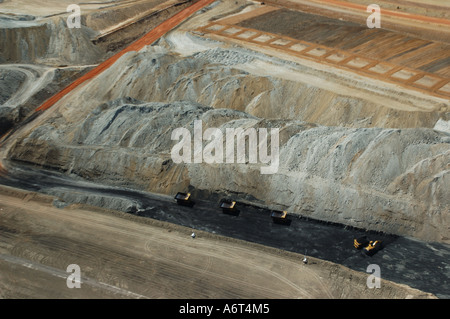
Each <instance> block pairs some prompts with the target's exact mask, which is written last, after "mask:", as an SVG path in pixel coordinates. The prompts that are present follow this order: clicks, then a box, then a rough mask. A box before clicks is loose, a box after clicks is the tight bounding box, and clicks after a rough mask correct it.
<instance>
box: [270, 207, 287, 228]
mask: <svg viewBox="0 0 450 319" xmlns="http://www.w3.org/2000/svg"><path fill="white" fill-rule="evenodd" d="M270 217H272V221H273V222H274V223H275V224H283V225H286V224H289V223H290V219H288V218H287V212H286V211H285V210H283V211H279V210H273V211H272V212H271V214H270Z"/></svg>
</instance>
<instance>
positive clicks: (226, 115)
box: [10, 98, 450, 242]
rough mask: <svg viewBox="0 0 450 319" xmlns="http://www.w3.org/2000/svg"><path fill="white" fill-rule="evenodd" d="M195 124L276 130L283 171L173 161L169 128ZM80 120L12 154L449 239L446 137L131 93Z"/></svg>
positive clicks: (145, 185) (159, 186)
mask: <svg viewBox="0 0 450 319" xmlns="http://www.w3.org/2000/svg"><path fill="white" fill-rule="evenodd" d="M61 120H62V119H58V121H61ZM195 120H201V121H203V123H204V126H203V130H205V129H207V128H212V127H215V128H219V129H221V130H222V131H223V132H225V129H226V128H231V127H246V128H247V127H255V128H262V127H264V128H273V127H278V128H279V129H280V155H279V159H280V166H279V169H278V172H277V173H276V174H272V175H263V174H261V172H260V166H261V165H263V164H261V163H244V164H238V163H222V164H217V163H213V164H207V163H187V164H186V163H180V164H175V163H174V162H173V160H172V158H171V155H170V152H171V149H172V147H173V146H174V145H175V144H176V143H177V141H173V140H172V139H171V134H172V132H173V130H174V129H176V128H179V127H184V128H187V129H188V130H189V131H190V132H193V123H194V121H195ZM80 124H81V125H78V124H76V125H74V124H72V123H69V122H65V123H62V122H60V123H59V124H58V125H55V124H48V125H44V126H40V127H39V128H36V129H35V130H34V131H32V132H31V134H29V135H28V136H27V137H25V138H24V139H23V140H21V141H20V142H19V143H17V144H16V146H15V148H14V149H13V150H12V152H11V154H10V155H11V157H12V158H13V159H20V160H25V161H29V162H33V163H37V164H42V165H47V166H53V167H54V168H57V169H62V170H65V171H67V172H69V173H74V174H77V175H79V176H82V177H84V178H87V179H90V180H95V181H97V182H102V183H107V184H109V185H115V186H126V187H132V188H136V189H143V190H148V191H153V192H158V193H164V194H173V193H174V192H177V191H181V190H185V189H187V188H188V187H189V186H190V187H192V188H194V189H196V190H197V191H198V194H200V193H202V194H212V193H214V192H220V193H230V194H234V196H236V197H237V198H238V199H247V198H253V201H255V202H258V203H259V204H263V205H266V206H268V207H272V208H283V209H288V210H289V211H290V212H292V213H298V214H302V215H307V216H310V217H314V218H318V219H323V220H327V221H333V222H341V223H345V224H348V225H352V226H357V227H362V228H368V229H373V230H383V231H388V232H392V233H396V234H401V235H409V236H414V237H419V238H423V239H427V240H436V241H444V242H446V241H448V237H446V236H447V235H448V228H449V225H450V220H449V216H448V212H449V210H450V197H449V196H448V190H449V189H450V188H449V187H450V174H449V172H450V171H449V167H450V161H449V158H450V137H449V136H448V135H446V134H444V133H439V132H436V131H433V130H431V129H402V130H399V129H382V128H339V127H325V126H317V125H310V124H307V123H305V122H299V121H285V120H271V121H269V120H265V119H260V118H257V117H254V116H251V115H249V114H247V113H244V112H241V111H236V110H229V109H213V108H211V107H207V106H204V105H201V104H197V103H193V102H186V101H184V102H173V103H155V102H150V103H145V102H142V101H138V100H134V99H132V98H122V99H118V100H115V101H112V102H109V103H104V104H101V105H99V106H98V107H96V108H94V109H93V110H92V111H91V112H90V113H89V115H88V116H87V118H85V119H84V121H83V123H80ZM206 144H208V142H207V141H204V142H203V145H204V146H206ZM224 148H225V146H224ZM30 150H33V151H32V152H30ZM236 194H237V195H236Z"/></svg>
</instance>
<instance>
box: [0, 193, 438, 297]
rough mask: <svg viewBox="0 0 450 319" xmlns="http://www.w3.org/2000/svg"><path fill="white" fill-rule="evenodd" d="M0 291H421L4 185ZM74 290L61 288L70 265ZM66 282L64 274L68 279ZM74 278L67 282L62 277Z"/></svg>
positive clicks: (400, 293)
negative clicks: (76, 279)
mask: <svg viewBox="0 0 450 319" xmlns="http://www.w3.org/2000/svg"><path fill="white" fill-rule="evenodd" d="M1 193H2V194H1V195H0V221H1V225H2V226H1V229H2V231H1V232H0V238H1V240H0V243H1V244H0V297H2V298H29V297H36V296H39V298H79V297H82V298H360V297H362V298H365V297H380V298H383V297H391V298H429V297H432V295H431V294H426V293H423V292H420V291H418V290H415V289H412V288H409V287H407V286H404V285H398V284H394V283H392V282H389V281H387V280H383V282H382V284H383V288H382V289H369V288H368V287H367V286H366V282H367V281H366V280H367V274H364V273H359V272H355V271H352V270H350V269H347V268H346V267H343V266H339V265H336V264H333V263H328V262H325V261H321V260H317V259H314V258H309V261H308V264H303V263H302V257H303V256H301V255H299V254H295V253H288V252H284V251H280V250H277V249H273V248H268V247H264V246H260V245H257V244H251V243H248V242H243V241H239V240H234V239H229V238H227V239H225V238H224V237H221V236H217V235H214V234H210V233H206V232H202V231H198V230H195V234H196V237H195V238H192V237H191V234H192V231H193V230H192V229H190V228H187V227H181V226H176V225H174V224H169V223H164V222H160V221H155V220H152V219H146V218H142V217H136V216H131V215H128V214H122V213H118V212H111V211H110V212H107V211H102V210H98V209H96V210H92V209H91V210H89V209H87V208H86V207H84V208H83V207H80V206H76V205H75V206H70V207H66V208H64V209H58V208H56V207H54V206H52V204H51V203H52V200H53V198H52V197H47V196H45V195H38V194H35V193H32V192H26V191H17V190H14V189H12V188H7V187H2V188H1ZM73 264H76V265H78V266H79V267H80V272H81V288H80V289H76V288H72V289H70V288H68V286H67V278H68V276H69V274H72V272H71V271H70V272H67V271H66V270H67V269H68V266H69V265H73ZM69 281H70V280H69ZM70 282H72V281H70ZM349 287H351V289H349Z"/></svg>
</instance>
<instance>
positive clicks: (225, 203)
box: [220, 199, 239, 215]
mask: <svg viewBox="0 0 450 319" xmlns="http://www.w3.org/2000/svg"><path fill="white" fill-rule="evenodd" d="M220 208H222V212H223V213H225V214H231V215H237V214H238V212H239V211H238V210H237V209H236V202H235V201H233V200H230V199H222V200H221V201H220Z"/></svg>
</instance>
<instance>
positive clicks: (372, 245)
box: [363, 240, 383, 256]
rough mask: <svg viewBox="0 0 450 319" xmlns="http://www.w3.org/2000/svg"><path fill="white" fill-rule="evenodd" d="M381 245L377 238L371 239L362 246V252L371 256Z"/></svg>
mask: <svg viewBox="0 0 450 319" xmlns="http://www.w3.org/2000/svg"><path fill="white" fill-rule="evenodd" d="M381 248H383V247H382V242H381V241H379V240H375V241H373V240H371V241H370V242H369V244H368V245H367V246H366V247H364V248H363V250H364V253H365V254H366V255H368V256H373V255H374V254H375V253H376V252H377V251H379V250H380V249H381Z"/></svg>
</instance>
